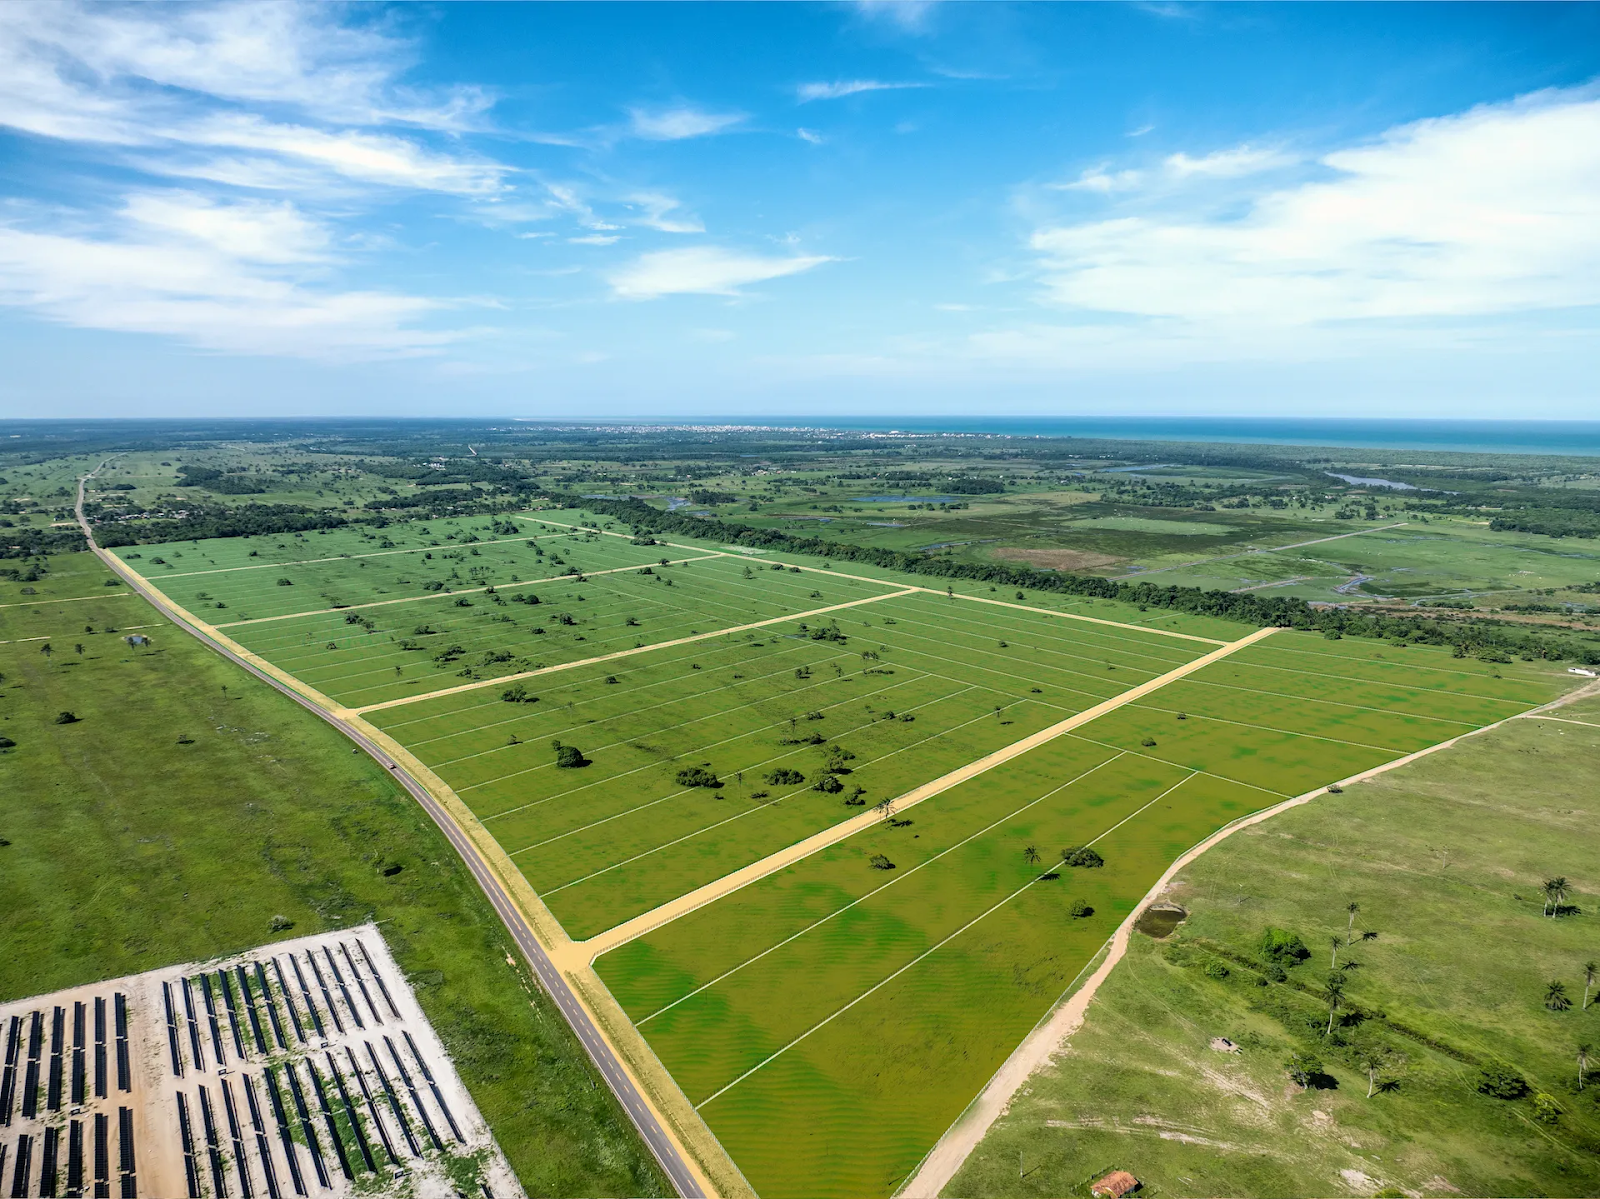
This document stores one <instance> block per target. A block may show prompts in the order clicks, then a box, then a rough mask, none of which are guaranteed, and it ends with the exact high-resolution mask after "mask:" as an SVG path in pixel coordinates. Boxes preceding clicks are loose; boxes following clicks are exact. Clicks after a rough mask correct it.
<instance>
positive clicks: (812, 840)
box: [573, 629, 1278, 961]
mask: <svg viewBox="0 0 1600 1199" xmlns="http://www.w3.org/2000/svg"><path fill="white" fill-rule="evenodd" d="M1277 631H1278V630H1277V629H1257V630H1256V631H1255V632H1254V633H1251V634H1250V635H1249V636H1247V637H1241V638H1240V639H1239V640H1238V641H1233V642H1229V643H1228V644H1227V645H1224V646H1223V647H1222V648H1221V649H1216V650H1213V651H1212V652H1211V653H1209V654H1204V655H1202V656H1201V657H1198V658H1196V659H1195V660H1194V661H1192V662H1186V663H1185V664H1184V665H1182V666H1179V667H1177V668H1176V669H1175V670H1169V671H1167V673H1166V674H1163V675H1157V676H1156V677H1155V678H1153V679H1150V680H1148V681H1146V682H1143V683H1140V684H1139V685H1138V686H1137V687H1130V688H1129V689H1128V690H1126V691H1124V692H1122V693H1121V694H1120V695H1114V696H1112V697H1111V698H1110V699H1108V700H1103V701H1101V702H1100V703H1098V704H1096V705H1095V706H1094V707H1092V708H1086V709H1084V710H1083V711H1082V712H1078V713H1076V714H1075V715H1072V716H1069V717H1067V718H1066V719H1065V720H1061V721H1058V722H1056V723H1055V724H1053V725H1050V726H1049V727H1048V728H1043V729H1040V730H1039V731H1038V732H1037V733H1033V734H1031V735H1029V736H1027V737H1024V738H1022V739H1021V740H1020V741H1013V742H1012V743H1011V744H1010V745H1007V746H1005V747H1004V748H1002V749H997V750H995V751H994V753H992V754H988V755H987V756H985V757H982V758H979V759H978V760H977V761H975V762H968V763H967V764H966V765H965V766H961V767H958V768H956V769H955V770H952V771H950V772H949V773H948V774H945V775H941V776H940V777H939V778H936V779H934V780H933V781H931V782H927V783H924V784H922V786H920V787H917V788H915V789H913V790H911V791H907V792H906V793H905V794H904V795H901V796H897V797H896V798H895V800H894V808H895V811H897V812H901V811H904V810H905V809H906V808H910V807H914V806H915V805H917V804H919V803H921V802H922V801H923V800H925V799H932V798H933V797H934V796H935V795H939V794H941V793H942V792H945V791H948V790H950V788H952V787H955V786H959V785H960V784H962V783H964V782H967V781H968V780H969V779H974V778H977V777H978V776H979V775H980V774H983V773H985V772H987V771H990V770H993V769H994V768H995V767H996V766H999V765H1001V764H1003V763H1005V762H1009V761H1011V759H1013V758H1017V757H1020V756H1021V755H1023V754H1025V753H1027V752H1028V751H1029V750H1032V749H1037V748H1038V747H1039V746H1041V745H1044V744H1045V743H1046V742H1048V741H1053V740H1055V739H1056V738H1057V737H1059V736H1061V735H1062V734H1063V733H1068V732H1071V731H1072V730H1073V729H1075V728H1079V727H1081V726H1082V725H1085V724H1088V723H1089V722H1090V721H1092V720H1096V719H1098V718H1099V717H1101V716H1104V715H1105V714H1106V713H1108V712H1114V711H1116V710H1117V709H1118V708H1120V707H1122V706H1123V705H1124V704H1129V703H1132V702H1133V701H1134V700H1137V699H1141V698H1143V697H1144V696H1146V695H1149V694H1150V693H1151V692H1152V691H1156V690H1158V689H1160V688H1162V687H1165V686H1166V685H1167V684H1168V683H1171V682H1175V681H1177V680H1178V679H1181V678H1183V677H1184V676H1185V675H1189V674H1193V673H1194V672H1195V671H1197V670H1201V669H1204V668H1205V667H1207V666H1209V665H1211V664H1212V663H1213V662H1218V661H1221V660H1222V659H1223V658H1226V657H1227V656H1228V655H1230V654H1232V653H1235V652H1237V651H1238V650H1241V649H1243V648H1244V647H1245V646H1247V645H1254V644H1255V643H1256V642H1257V641H1260V640H1261V639H1262V638H1264V637H1270V636H1271V635H1272V634H1273V633H1276V632H1277ZM881 819H883V817H882V815H881V814H880V813H879V812H878V811H877V810H876V809H873V808H869V809H867V810H866V811H864V812H862V813H860V814H859V815H856V816H852V817H851V818H850V819H848V820H845V821H841V822H840V823H839V824H835V825H832V826H831V827H829V828H825V829H823V830H822V831H821V832H820V833H814V834H813V835H811V836H809V837H807V838H806V839H805V840H803V841H797V842H795V843H794V844H793V845H791V846H789V847H788V848H787V849H780V850H779V851H778V852H777V853H774V854H768V855H767V856H766V857H764V858H762V859H761V860H760V861H759V862H752V863H751V864H750V865H748V866H745V867H744V868H742V869H740V870H735V871H734V872H733V873H731V874H725V875H723V876H722V877H721V878H719V879H715V880H713V881H712V882H709V883H707V884H706V885H705V886H703V887H698V888H696V889H695V890H693V891H690V892H689V893H688V894H686V895H680V896H679V897H678V898H677V899H673V900H669V901H668V902H667V903H664V904H662V905H661V906H660V907H658V908H653V909H651V910H650V911H648V912H645V913H644V914H643V915H641V916H635V917H634V918H633V919H632V920H629V921H626V922H624V923H622V924H619V925H617V926H615V927H614V928H609V929H607V930H606V931H605V932H603V933H600V934H598V935H596V936H594V937H591V938H590V939H589V940H587V941H580V942H574V945H573V951H574V952H575V953H581V954H583V955H585V959H584V960H586V961H593V960H594V959H595V958H597V957H599V956H600V955H601V954H603V953H608V952H610V951H611V950H613V949H615V948H617V947H618V946H619V945H625V944H627V943H628V942H629V941H632V940H633V939H634V938H636V937H641V936H643V935H644V934H645V933H647V932H649V931H651V930H652V929H656V928H659V927H661V926H662V925H663V924H668V923H670V922H671V921H673V920H676V919H678V917H680V916H685V915H687V914H688V913H690V912H692V911H694V910H695V909H696V908H700V907H704V906H705V905H706V904H708V903H713V902H715V901H716V900H718V899H721V898H722V897H723V896H725V895H730V894H732V893H733V892H734V891H737V890H739V889H740V888H742V887H747V886H749V885H750V884H751V883H753V882H756V881H757V880H759V879H763V878H765V877H766V876H767V875H769V874H773V873H775V872H777V871H779V870H782V869H783V868H784V867H786V866H791V865H793V864H794V863H796V862H799V861H801V860H803V859H805V858H808V857H810V856H811V855H812V854H814V853H816V852H817V851H819V850H822V849H826V848H827V847H828V846H830V845H837V844H838V843H839V842H840V841H843V840H845V839H846V838H848V837H853V836H855V835H856V834H857V833H859V832H861V831H862V830H863V829H868V828H871V827H872V826H873V825H874V824H875V823H877V822H878V821H879V820H881Z"/></svg>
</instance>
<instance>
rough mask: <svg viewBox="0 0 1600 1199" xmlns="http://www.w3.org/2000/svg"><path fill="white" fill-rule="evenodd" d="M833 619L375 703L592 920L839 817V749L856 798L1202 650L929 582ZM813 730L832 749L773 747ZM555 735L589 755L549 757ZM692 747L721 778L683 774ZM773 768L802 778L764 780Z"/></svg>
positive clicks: (547, 885) (531, 870)
mask: <svg viewBox="0 0 1600 1199" xmlns="http://www.w3.org/2000/svg"><path fill="white" fill-rule="evenodd" d="M991 614H992V619H991ZM980 618H981V619H980ZM838 626H839V629H840V631H841V635H843V636H844V637H846V638H847V641H846V642H845V643H844V644H840V643H836V642H830V641H813V640H810V639H808V638H805V637H801V636H797V635H795V634H794V633H793V632H792V631H791V630H789V629H788V628H787V627H786V626H780V627H781V628H782V629H783V632H781V633H780V632H778V631H777V630H774V631H773V632H770V633H769V632H765V631H763V632H759V633H757V632H752V633H747V634H744V635H742V636H741V637H740V638H737V639H729V640H726V641H724V640H718V641H715V642H710V643H701V644H698V645H693V646H682V647H675V648H670V649H664V650H660V651H656V652H652V653H649V654H641V655H638V656H636V657H633V658H630V659H627V660H624V661H622V662H615V663H606V664H602V665H598V666H594V667H584V668H579V669H578V670H574V671H571V672H562V673H561V674H559V675H553V676H549V678H548V679H547V680H540V679H533V680H529V681H528V682H529V685H530V686H531V685H533V684H542V685H540V686H538V687H536V688H534V690H535V691H536V693H537V694H538V695H539V697H540V702H538V703H537V704H508V703H505V702H502V701H501V700H500V699H499V691H498V690H497V689H493V688H490V689H486V691H475V692H469V693H465V694H458V695H454V696H446V697H440V698H438V699H435V700H428V701H422V702H420V703H418V704H415V705H411V704H408V705H404V706H402V707H396V708H391V709H387V710H384V711H382V712H377V713H373V714H372V717H373V719H374V721H375V723H377V724H378V725H379V726H380V727H382V728H384V729H385V730H386V731H388V732H389V733H391V734H392V735H394V736H395V737H397V738H398V739H399V740H401V741H402V743H404V744H406V745H407V747H408V748H410V749H411V750H412V751H413V752H415V753H417V754H418V755H419V756H420V757H422V759H423V760H424V761H426V762H427V763H428V764H429V765H430V766H432V767H433V768H434V769H435V770H436V771H437V772H438V773H439V774H440V775H441V776H442V777H443V778H444V779H445V780H446V781H447V782H448V783H450V785H451V786H452V787H453V788H454V789H455V790H456V791H457V793H458V794H459V795H461V797H462V798H463V799H464V800H465V801H466V802H467V803H468V804H469V805H471V806H472V807H473V809H474V810H475V811H476V812H477V813H478V814H479V816H480V817H481V818H482V819H483V820H484V822H485V824H486V825H487V826H488V827H489V828H490V829H491V831H493V832H494V833H495V835H496V837H497V838H498V839H499V840H500V842H501V844H502V845H504V846H505V848H506V849H507V850H508V851H509V852H511V854H512V856H513V858H514V859H515V860H516V861H517V863H518V864H519V866H521V868H522V869H523V871H524V873H525V874H526V875H527V876H528V878H529V880H530V881H531V882H532V883H533V885H534V887H535V889H536V890H539V891H540V892H541V893H542V894H543V895H544V897H545V899H546V901H547V902H548V903H550V904H551V906H552V909H553V910H554V911H555V913H556V915H557V916H558V917H559V918H560V919H561V920H562V921H563V922H564V923H565V924H566V925H567V928H568V931H569V932H571V933H572V934H573V935H574V936H578V937H584V936H589V935H592V934H593V933H595V932H598V931H600V930H602V929H604V928H607V927H610V926H611V925H612V924H615V923H618V922H620V921H621V920H624V919H627V918H628V917H630V916H632V915H635V914H637V913H638V912H640V911H644V910H648V909H649V908H650V907H653V906H655V905H656V904H659V903H662V902H664V901H666V900H667V899H670V898H672V897H674V896H675V895H678V894H682V893H683V892H684V891H687V890H690V889H692V888H693V887H694V886H697V885H699V884H700V883H703V882H706V881H709V880H710V879H712V878H715V877H717V876H719V875H721V874H724V873H726V872H727V871H728V870H730V869H733V868H734V867H735V866H737V865H740V864H743V863H744V862H747V861H751V860H754V859H756V858H759V857H762V856H764V855H765V854H767V853H770V852H773V851H774V850H776V849H779V848H781V847H782V846H784V845H786V844H789V843H791V842H792V841H795V840H798V839H800V838H801V837H804V836H806V835H809V834H810V833H813V832H815V831H817V830H818V829H820V828H824V827H826V826H828V825H829V824H832V823H835V822H837V821H838V820H840V819H842V818H843V817H844V816H846V815H848V814H849V813H850V811H851V809H850V808H848V807H844V806H842V805H841V796H840V795H837V794H835V795H828V794H821V793H818V792H816V791H815V790H813V785H814V784H815V783H816V782H817V781H818V780H819V779H820V778H821V773H820V771H821V768H822V766H823V765H824V763H825V761H826V760H827V758H828V757H829V756H830V754H831V752H832V750H833V748H834V747H843V748H846V749H848V750H849V751H850V752H851V753H852V754H854V755H855V756H854V757H853V758H852V759H850V760H849V763H848V765H849V767H850V770H851V773H850V774H849V775H847V776H845V777H844V779H843V783H844V784H845V786H846V794H848V793H849V792H852V791H854V789H855V788H856V787H860V788H862V789H863V790H864V791H865V797H864V798H865V801H866V802H868V803H876V802H878V801H880V800H882V799H887V798H891V797H893V796H895V795H898V794H902V793H904V792H905V791H908V790H910V789H912V788H913V787H915V786H917V785H918V784H920V783H923V782H926V781H927V780H929V779H931V778H934V777H937V776H938V775H940V774H943V773H945V772H946V771H948V770H951V769H954V768H956V767H958V766H960V765H963V764H964V763H966V762H969V761H972V760H973V759H975V758H978V757H981V756H983V755H984V754H986V753H989V752H991V751H993V750H995V749H998V748H1000V747H1002V746H1004V745H1007V744H1010V743H1011V742H1013V741H1016V740H1018V739H1020V738H1021V737H1024V736H1027V735H1028V734H1030V733H1032V732H1035V731H1037V730H1038V729H1040V728H1043V727H1045V726H1047V725H1049V724H1053V723H1055V722H1056V721H1058V720H1061V719H1063V718H1064V717H1066V716H1068V715H1070V714H1072V713H1073V712H1077V711H1081V710H1083V709H1084V708H1086V707H1089V706H1092V705H1093V704H1094V703H1097V702H1099V701H1100V700H1103V699H1106V698H1109V697H1111V696H1113V695H1116V694H1118V693H1119V692H1121V691H1123V690H1125V689H1126V688H1127V687H1129V686H1132V685H1134V684H1136V683H1139V682H1143V681H1145V680H1146V679H1149V678H1151V677H1154V676H1155V675H1157V674H1160V673H1163V672H1165V671H1167V670H1170V669H1172V668H1173V667H1175V666H1178V665H1181V664H1182V663H1183V662H1186V661H1189V660H1191V659H1192V658H1194V657H1196V656H1198V654H1199V653H1200V652H1201V651H1203V650H1204V649H1205V646H1204V645H1202V644H1199V643H1195V642H1187V641H1181V640H1177V639H1174V638H1164V637H1159V636H1155V635H1152V634H1148V633H1140V632H1136V631H1130V630H1125V629H1117V628H1108V627H1105V626H1100V625H1093V624H1088V623H1085V622H1080V621H1068V620H1062V619H1059V618H1053V617H1046V616H1041V615H1038V614H1034V613H1028V612H1020V611H1016V610H1013V609H1003V608H1000V609H992V608H988V607H985V608H981V609H978V608H974V607H973V606H970V605H965V604H953V603H952V602H951V601H950V600H948V599H944V598H942V597H936V596H927V595H914V596H905V597H897V598H892V599H885V600H881V601H879V602H877V603H874V604H871V605H868V606H865V607H860V608H855V609H851V610H849V611H847V612H842V613H839V614H838ZM997 632H999V633H1004V634H1006V637H1005V638H998V637H996V633H997ZM1011 638H1014V639H1015V640H1010V639H1011ZM1002 640H1005V641H1006V645H1005V647H1004V648H1002V647H1001V645H1000V641H1002ZM862 649H869V650H870V652H872V653H874V654H876V655H877V657H876V658H875V659H870V660H864V659H862V658H861V657H860V653H859V651H860V650H862ZM797 671H803V672H806V673H807V675H808V677H797V673H796V672H797ZM607 678H611V679H614V680H615V682H614V683H607V682H606V681H605V680H606V679H607ZM807 713H815V714H816V716H815V718H814V719H807ZM891 713H892V714H894V715H893V716H892V717H891V715H890V714H891ZM908 716H909V717H911V719H910V720H907V719H905V717H908ZM812 734H815V735H816V736H818V737H820V738H823V739H825V744H820V745H806V744H786V743H785V742H794V741H796V740H797V739H798V738H801V737H805V736H808V735H812ZM513 738H515V741H513ZM555 740H564V741H566V742H569V743H573V744H577V745H578V746H579V747H580V748H581V749H582V750H583V751H584V752H585V754H587V755H588V756H589V757H590V758H591V759H592V765H591V766H589V767H588V768H586V769H584V770H581V771H573V770H561V769H558V768H556V766H555V762H554V755H553V753H552V752H551V749H550V742H552V741H555ZM702 764H705V765H708V766H709V767H710V768H711V769H713V770H714V771H715V772H716V773H717V774H718V775H719V776H720V777H721V778H722V779H723V780H724V782H725V786H724V787H723V788H721V789H720V790H716V791H712V790H706V789H697V788H685V787H682V786H679V785H678V784H677V783H676V781H675V777H676V773H677V771H678V770H679V769H681V768H683V767H685V766H697V765H702ZM779 768H788V769H792V770H796V771H798V772H799V773H800V774H801V775H802V776H803V779H804V781H803V782H801V783H798V784H791V785H783V784H769V783H767V782H765V781H764V776H765V774H766V773H767V772H769V771H772V770H776V769H779ZM740 774H742V775H743V779H742V781H740V780H739V779H738V776H739V775H740ZM760 791H765V792H767V794H766V795H764V796H763V795H758V794H757V792H760Z"/></svg>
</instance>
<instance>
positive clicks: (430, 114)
mask: <svg viewBox="0 0 1600 1199" xmlns="http://www.w3.org/2000/svg"><path fill="white" fill-rule="evenodd" d="M334 11H336V10H334V9H331V8H323V7H319V6H311V5H295V4H224V5H205V4H193V5H179V6H154V5H151V6H131V7H110V6H100V7H89V6H84V5H79V4H74V3H63V4H36V3H30V2H27V0H23V2H20V3H12V4H10V5H8V6H7V8H6V10H5V12H6V16H7V20H5V21H0V125H3V126H9V127H10V128H13V129H17V130H20V131H23V132H26V133H31V134H34V135H37V136H40V137H48V138H54V139H57V140H64V141H71V142H78V143H83V144H90V145H97V146H102V147H117V148H122V149H124V150H128V151H133V152H134V154H135V159H134V161H135V162H136V163H137V165H139V166H141V167H142V168H143V169H145V170H147V171H150V172H152V173H164V174H171V175H177V176H181V177H185V178H193V179H210V180H213V181H216V182H221V183H227V184H230V185H233V186H242V187H261V188H268V189H290V188H294V189H297V190H305V189H307V188H309V187H311V186H314V185H315V184H316V183H318V182H319V181H321V182H326V181H327V179H328V177H329V176H332V177H333V178H335V179H338V180H342V181H346V182H348V183H362V184H368V185H379V186H388V187H403V188H416V189H423V190H430V191H442V192H450V193H455V194H461V195H482V194H487V193H490V192H493V191H495V190H497V189H498V188H499V187H500V186H501V184H500V178H501V175H502V173H503V168H501V167H499V166H498V165H496V164H493V163H487V162H481V161H474V160H471V159H464V158H460V157H457V156H456V155H455V154H453V153H445V152H441V151H437V150H429V149H427V148H425V147H423V146H422V145H420V144H418V143H416V142H415V141H413V140H411V139H409V138H403V137H400V136H398V135H396V134H393V133H377V132H371V131H369V130H368V129H367V128H361V127H372V126H380V125H405V126H411V127H421V128H427V129H433V130H447V131H456V130H460V129H462V128H465V127H466V125H465V123H466V122H467V120H468V119H469V118H470V117H472V116H473V115H475V114H477V113H479V112H481V111H482V109H483V108H485V107H486V106H487V104H488V99H487V97H486V96H485V95H484V94H483V93H482V92H480V91H477V90H475V89H470V88H468V89H456V90H454V91H451V92H447V93H444V94H442V95H440V96H436V97H431V98H428V97H417V96H415V95H413V94H410V93H406V92H404V91H403V90H402V89H399V88H398V87H397V86H396V85H395V82H394V80H395V77H396V76H397V74H398V73H399V71H400V70H401V68H402V67H403V66H404V65H405V60H406V58H407V55H408V50H407V48H406V47H405V45H404V43H401V42H399V41H396V40H395V39H392V38H390V37H388V36H386V35H383V34H381V33H377V32H373V31H372V30H370V29H365V28H357V27H353V26H349V25H340V24H337V23H335V22H333V21H331V20H329V19H328V15H329V14H330V13H332V12H334ZM252 105H253V106H255V107H257V108H267V109H273V110H277V111H278V112H280V113H281V110H283V109H294V110H298V111H299V112H300V113H301V114H302V119H300V120H284V119H283V118H282V116H281V115H274V116H268V115H265V114H264V113H262V112H250V111H246V110H245V108H244V107H241V106H246V107H247V106H252ZM329 124H335V125H339V126H343V128H339V129H337V130H329V129H327V128H326V127H325V126H327V125H329ZM352 126H354V127H356V128H351V127H352Z"/></svg>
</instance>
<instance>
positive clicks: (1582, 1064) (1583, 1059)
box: [1578, 1041, 1594, 1091]
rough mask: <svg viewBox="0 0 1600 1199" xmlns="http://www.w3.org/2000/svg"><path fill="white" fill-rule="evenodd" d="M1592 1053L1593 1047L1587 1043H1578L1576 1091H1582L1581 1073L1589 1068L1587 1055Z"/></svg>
mask: <svg viewBox="0 0 1600 1199" xmlns="http://www.w3.org/2000/svg"><path fill="white" fill-rule="evenodd" d="M1593 1052H1594V1046H1593V1045H1591V1044H1589V1042H1588V1041H1580V1042H1578V1090H1580V1091H1581V1090H1583V1072H1584V1071H1585V1070H1587V1069H1588V1068H1589V1055H1590V1054H1591V1053H1593Z"/></svg>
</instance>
